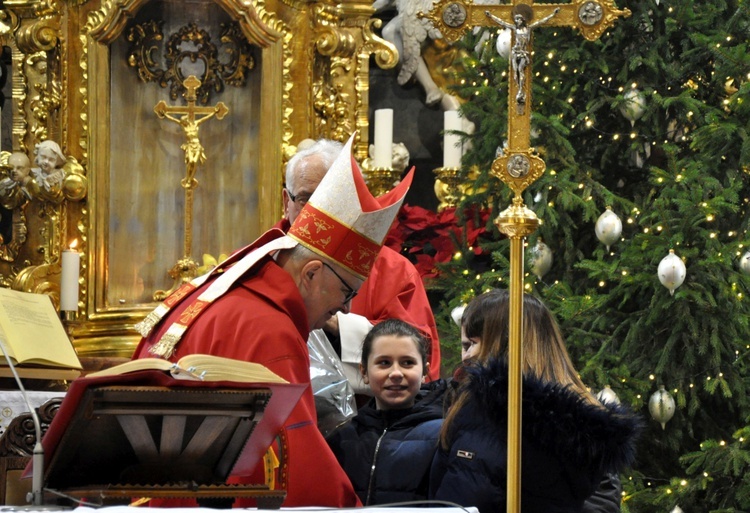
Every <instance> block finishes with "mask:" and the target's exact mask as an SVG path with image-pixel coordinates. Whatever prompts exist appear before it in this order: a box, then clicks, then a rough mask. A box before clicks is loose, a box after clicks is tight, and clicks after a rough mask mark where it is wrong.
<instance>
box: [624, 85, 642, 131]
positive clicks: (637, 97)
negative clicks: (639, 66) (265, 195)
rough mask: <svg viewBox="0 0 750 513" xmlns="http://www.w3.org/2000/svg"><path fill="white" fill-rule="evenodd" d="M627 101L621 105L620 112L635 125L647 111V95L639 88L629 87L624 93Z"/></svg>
mask: <svg viewBox="0 0 750 513" xmlns="http://www.w3.org/2000/svg"><path fill="white" fill-rule="evenodd" d="M623 98H624V99H625V102H624V103H622V104H621V105H620V112H621V113H622V115H623V116H625V119H627V120H628V121H630V124H631V125H634V124H635V122H636V121H638V120H639V119H641V117H642V116H643V115H644V114H645V113H646V97H645V96H644V95H643V93H642V92H641V91H639V90H638V89H635V88H633V89H628V90H627V91H626V92H625V94H624V95H623Z"/></svg>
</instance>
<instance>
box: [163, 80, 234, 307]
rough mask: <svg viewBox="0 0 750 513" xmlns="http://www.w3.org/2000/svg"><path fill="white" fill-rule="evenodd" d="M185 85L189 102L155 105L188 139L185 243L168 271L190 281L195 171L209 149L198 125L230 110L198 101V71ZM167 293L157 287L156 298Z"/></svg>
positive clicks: (192, 274)
mask: <svg viewBox="0 0 750 513" xmlns="http://www.w3.org/2000/svg"><path fill="white" fill-rule="evenodd" d="M183 85H184V86H185V88H186V92H185V100H186V101H187V105H185V106H181V105H167V103H166V102H165V101H164V100H162V101H160V102H159V103H157V104H156V106H155V107H154V112H155V113H156V115H157V116H159V118H160V119H168V120H170V121H173V122H175V123H177V124H178V125H180V126H181V127H182V130H183V131H184V132H185V143H184V144H182V145H181V146H180V148H181V149H182V150H183V151H184V152H185V178H183V179H182V180H180V185H181V186H182V188H183V189H185V244H184V251H183V253H184V254H183V257H182V259H180V260H179V261H178V262H177V263H176V264H175V266H174V267H173V268H172V269H171V270H170V271H169V275H170V276H171V277H172V278H174V279H175V280H176V279H177V278H180V281H189V280H190V279H192V278H194V277H195V274H196V270H197V268H198V264H197V263H196V262H195V261H193V260H192V258H191V257H190V253H191V251H192V249H191V247H192V245H193V189H195V188H196V187H197V186H198V180H196V179H195V173H196V171H197V170H198V165H200V164H203V163H204V162H206V152H205V150H204V149H203V146H202V145H201V141H200V138H199V137H198V129H199V127H200V125H201V124H203V123H205V122H206V121H208V120H209V119H211V118H213V117H216V119H223V118H224V116H226V115H227V114H228V113H229V109H228V108H227V106H226V105H224V103H223V102H219V103H217V104H216V105H215V106H214V107H199V106H197V105H196V104H195V102H196V100H197V95H196V91H197V90H198V88H199V87H200V85H201V81H200V80H198V78H197V77H196V76H195V75H190V76H189V77H188V78H186V79H185V81H184V82H183ZM162 295H164V297H166V295H168V292H164V291H157V292H156V294H155V296H154V298H155V299H157V300H159V298H161V296H162Z"/></svg>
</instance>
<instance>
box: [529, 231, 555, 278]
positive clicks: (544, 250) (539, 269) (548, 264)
mask: <svg viewBox="0 0 750 513" xmlns="http://www.w3.org/2000/svg"><path fill="white" fill-rule="evenodd" d="M529 257H530V258H531V272H532V273H534V274H535V275H536V277H537V278H539V279H540V280H541V279H542V277H543V276H544V275H545V274H547V272H549V270H550V268H552V250H551V249H550V248H549V246H547V245H546V244H545V243H544V242H542V239H541V238H540V239H537V241H536V245H535V246H534V247H533V248H531V249H530V250H529Z"/></svg>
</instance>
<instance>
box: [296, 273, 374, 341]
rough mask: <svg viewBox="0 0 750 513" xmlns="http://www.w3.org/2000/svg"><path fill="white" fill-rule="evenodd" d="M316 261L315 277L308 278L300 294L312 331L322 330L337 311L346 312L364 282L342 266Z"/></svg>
mask: <svg viewBox="0 0 750 513" xmlns="http://www.w3.org/2000/svg"><path fill="white" fill-rule="evenodd" d="M316 262H318V263H319V264H320V265H319V266H316V267H315V270H314V275H311V276H309V279H308V282H307V287H306V288H305V289H304V292H303V299H304V300H305V306H306V308H307V319H308V323H309V326H310V329H311V330H314V329H322V328H324V327H325V325H326V322H328V320H329V319H330V318H331V317H333V316H334V315H336V314H337V313H338V312H344V313H349V307H350V304H351V300H352V297H353V296H354V295H356V291H357V290H359V288H360V287H361V286H362V281H363V280H361V279H360V278H357V277H356V276H354V275H352V274H351V273H349V272H347V271H346V270H345V269H344V268H342V267H341V266H338V265H336V264H328V263H324V262H322V261H320V260H317V261H316Z"/></svg>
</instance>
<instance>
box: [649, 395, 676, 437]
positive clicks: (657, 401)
mask: <svg viewBox="0 0 750 513" xmlns="http://www.w3.org/2000/svg"><path fill="white" fill-rule="evenodd" d="M674 409H675V403H674V398H673V397H672V394H670V393H669V392H667V391H666V390H665V388H664V385H659V390H657V391H656V392H654V395H652V396H651V399H649V400H648V411H649V413H650V414H651V417H652V418H653V419H654V420H655V421H656V422H658V423H659V424H661V428H662V429H665V428H666V426H667V422H669V420H670V419H671V418H672V417H673V416H674Z"/></svg>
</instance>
